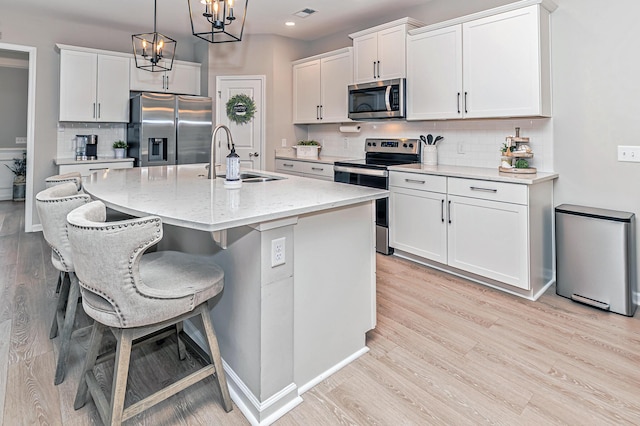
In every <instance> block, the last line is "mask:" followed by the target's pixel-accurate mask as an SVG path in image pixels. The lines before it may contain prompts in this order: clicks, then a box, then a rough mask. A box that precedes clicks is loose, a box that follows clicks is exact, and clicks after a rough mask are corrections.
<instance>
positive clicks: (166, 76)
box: [164, 75, 169, 90]
mask: <svg viewBox="0 0 640 426" xmlns="http://www.w3.org/2000/svg"><path fill="white" fill-rule="evenodd" d="M164 78H165V79H166V82H167V87H166V89H167V90H169V76H168V75H165V76H164Z"/></svg>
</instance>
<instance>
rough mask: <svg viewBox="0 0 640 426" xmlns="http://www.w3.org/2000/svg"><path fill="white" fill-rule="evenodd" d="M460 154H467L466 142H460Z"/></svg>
mask: <svg viewBox="0 0 640 426" xmlns="http://www.w3.org/2000/svg"><path fill="white" fill-rule="evenodd" d="M458 154H466V151H465V148H464V144H463V143H462V142H458Z"/></svg>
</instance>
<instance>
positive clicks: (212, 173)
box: [207, 124, 235, 179]
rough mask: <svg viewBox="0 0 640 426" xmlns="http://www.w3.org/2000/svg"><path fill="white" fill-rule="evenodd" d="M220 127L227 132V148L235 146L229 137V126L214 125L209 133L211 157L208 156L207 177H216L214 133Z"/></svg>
mask: <svg viewBox="0 0 640 426" xmlns="http://www.w3.org/2000/svg"><path fill="white" fill-rule="evenodd" d="M220 129H224V131H225V132H226V133H227V148H228V149H229V150H231V147H233V146H235V145H234V143H233V138H232V137H231V130H229V128H228V127H227V126H225V125H224V124H218V125H217V126H216V127H215V129H213V133H212V134H211V157H210V158H209V174H208V175H207V178H208V179H215V178H216V155H215V146H216V134H218V130H220ZM229 143H231V144H229Z"/></svg>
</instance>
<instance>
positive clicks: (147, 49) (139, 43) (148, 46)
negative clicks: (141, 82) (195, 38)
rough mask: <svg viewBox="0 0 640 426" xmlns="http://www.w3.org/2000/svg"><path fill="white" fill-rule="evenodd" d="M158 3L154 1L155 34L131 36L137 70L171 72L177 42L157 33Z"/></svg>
mask: <svg viewBox="0 0 640 426" xmlns="http://www.w3.org/2000/svg"><path fill="white" fill-rule="evenodd" d="M156 3H157V0H153V32H152V33H145V34H134V35H132V36H131V41H132V42H133V57H134V58H135V61H136V68H140V69H142V70H145V71H151V72H160V71H170V70H171V68H173V57H174V56H175V53H176V45H177V42H176V41H175V40H174V39H172V38H171V37H167V36H166V35H164V34H161V33H159V32H157V31H156Z"/></svg>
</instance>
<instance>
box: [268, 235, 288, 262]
mask: <svg viewBox="0 0 640 426" xmlns="http://www.w3.org/2000/svg"><path fill="white" fill-rule="evenodd" d="M284 242H285V239H284V237H282V238H277V239H275V240H271V267H272V268H273V267H276V266H278V265H284V263H285V260H284V259H285V244H284Z"/></svg>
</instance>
